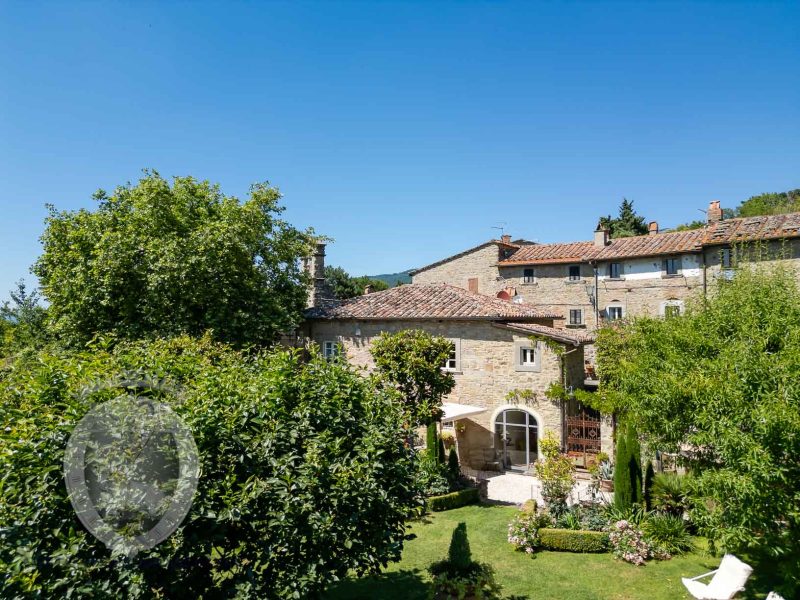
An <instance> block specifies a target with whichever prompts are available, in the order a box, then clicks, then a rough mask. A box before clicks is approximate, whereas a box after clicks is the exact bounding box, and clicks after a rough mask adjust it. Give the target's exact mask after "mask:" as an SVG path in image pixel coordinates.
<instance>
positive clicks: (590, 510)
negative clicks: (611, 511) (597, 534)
mask: <svg viewBox="0 0 800 600" xmlns="http://www.w3.org/2000/svg"><path fill="white" fill-rule="evenodd" d="M607 525H608V518H607V517H606V513H605V511H604V509H603V507H602V506H601V505H599V504H595V505H592V506H581V505H580V504H575V505H574V506H570V507H569V508H568V509H567V510H566V511H565V512H564V513H563V514H561V515H559V516H558V518H557V519H556V520H555V526H556V527H560V528H562V529H585V530H588V531H603V529H605V528H606V526H607Z"/></svg>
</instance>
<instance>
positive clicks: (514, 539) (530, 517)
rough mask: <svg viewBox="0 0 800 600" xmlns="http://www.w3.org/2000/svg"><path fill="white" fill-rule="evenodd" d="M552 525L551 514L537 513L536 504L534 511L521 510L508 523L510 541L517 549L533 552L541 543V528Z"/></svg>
mask: <svg viewBox="0 0 800 600" xmlns="http://www.w3.org/2000/svg"><path fill="white" fill-rule="evenodd" d="M552 525H553V521H552V519H551V518H550V516H549V515H547V514H545V513H539V514H537V513H536V506H535V504H534V507H533V510H532V511H527V510H522V511H520V512H519V513H517V515H516V516H515V517H514V519H513V520H512V521H511V523H509V524H508V543H509V544H513V545H514V547H515V548H516V549H517V550H522V551H523V552H526V553H528V554H533V553H534V552H536V549H537V548H538V547H539V546H540V545H541V541H540V538H539V532H540V530H542V529H544V528H545V527H552Z"/></svg>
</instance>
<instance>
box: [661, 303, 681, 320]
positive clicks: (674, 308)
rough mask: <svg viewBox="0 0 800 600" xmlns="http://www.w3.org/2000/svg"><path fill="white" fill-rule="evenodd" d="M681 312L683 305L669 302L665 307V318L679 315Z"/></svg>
mask: <svg viewBox="0 0 800 600" xmlns="http://www.w3.org/2000/svg"><path fill="white" fill-rule="evenodd" d="M680 314H681V307H680V306H678V305H677V304H667V305H666V306H665V307H664V318H666V319H671V318H673V317H678V316H680Z"/></svg>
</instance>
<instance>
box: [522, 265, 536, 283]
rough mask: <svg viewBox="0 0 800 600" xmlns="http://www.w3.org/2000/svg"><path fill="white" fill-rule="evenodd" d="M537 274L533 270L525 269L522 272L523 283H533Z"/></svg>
mask: <svg viewBox="0 0 800 600" xmlns="http://www.w3.org/2000/svg"><path fill="white" fill-rule="evenodd" d="M534 275H535V273H534V271H533V269H532V268H528V269H523V271H522V283H533V281H534V279H535V277H534Z"/></svg>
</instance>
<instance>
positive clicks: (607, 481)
mask: <svg viewBox="0 0 800 600" xmlns="http://www.w3.org/2000/svg"><path fill="white" fill-rule="evenodd" d="M597 475H598V477H599V478H600V491H603V492H613V491H614V465H613V463H612V462H611V459H610V458H609V456H608V454H606V453H605V452H600V453H598V454H597Z"/></svg>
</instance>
